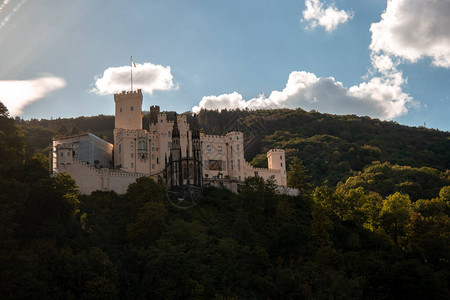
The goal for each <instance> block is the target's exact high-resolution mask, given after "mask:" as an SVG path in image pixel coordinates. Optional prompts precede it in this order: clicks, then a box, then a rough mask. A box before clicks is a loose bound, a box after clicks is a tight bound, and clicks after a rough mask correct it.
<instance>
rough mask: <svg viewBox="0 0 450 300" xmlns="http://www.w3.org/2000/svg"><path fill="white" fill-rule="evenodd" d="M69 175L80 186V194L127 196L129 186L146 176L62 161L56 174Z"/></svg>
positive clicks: (68, 160) (69, 160) (75, 160)
mask: <svg viewBox="0 0 450 300" xmlns="http://www.w3.org/2000/svg"><path fill="white" fill-rule="evenodd" d="M63 172H66V173H69V174H70V176H71V177H72V178H73V179H75V181H76V183H77V185H78V186H79V189H80V193H81V194H86V195H89V194H91V193H92V192H94V191H115V192H116V193H118V194H125V193H126V192H127V189H128V185H130V184H131V183H133V182H135V181H136V179H137V178H139V177H143V176H145V175H144V174H139V173H127V172H120V171H115V170H112V169H106V168H103V169H97V168H94V167H91V166H90V165H88V164H87V163H85V162H82V161H80V160H78V159H76V158H65V159H64V160H63V161H60V162H59V164H58V167H57V172H54V174H56V173H63Z"/></svg>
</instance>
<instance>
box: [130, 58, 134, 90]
mask: <svg viewBox="0 0 450 300" xmlns="http://www.w3.org/2000/svg"><path fill="white" fill-rule="evenodd" d="M130 70H131V92H133V56H130Z"/></svg>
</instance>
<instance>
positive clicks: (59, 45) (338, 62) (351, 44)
mask: <svg viewBox="0 0 450 300" xmlns="http://www.w3.org/2000/svg"><path fill="white" fill-rule="evenodd" d="M449 15H450V0H427V1H425V0H389V1H385V0H384V1H383V0H364V1H361V0H335V1H328V0H297V1H290V0H239V1H234V0H228V1H214V0H146V1H118V0H108V1H106V0H77V1H73V0H71V1H66V0H0V101H2V102H3V103H4V104H5V105H6V106H7V107H8V109H9V111H10V114H11V115H12V116H20V117H22V118H24V119H30V118H36V119H41V118H45V119H50V118H59V117H61V118H68V117H78V116H93V115H99V114H103V115H113V114H114V101H113V94H114V93H118V92H121V91H122V90H128V91H129V90H130V89H131V80H130V77H131V76H130V75H131V72H130V71H131V70H132V72H133V88H134V89H138V88H140V89H142V91H143V93H144V103H143V109H144V110H149V107H150V106H151V105H159V106H160V107H161V110H175V111H177V112H179V113H182V112H186V111H193V112H197V111H199V110H200V109H201V108H209V109H224V108H226V109H232V108H242V109H245V108H248V109H260V108H284V107H287V108H297V107H300V108H302V109H304V110H306V111H310V110H316V111H319V112H323V113H332V114H356V115H359V116H370V117H373V118H379V119H382V120H392V121H395V122H398V123H400V124H404V125H409V126H426V127H429V128H436V129H439V130H444V131H449V130H450V117H449V115H450V98H449V96H450V29H449V28H450V18H449V17H448V16H449ZM131 56H132V57H133V62H134V64H132V63H131V59H130V57H131Z"/></svg>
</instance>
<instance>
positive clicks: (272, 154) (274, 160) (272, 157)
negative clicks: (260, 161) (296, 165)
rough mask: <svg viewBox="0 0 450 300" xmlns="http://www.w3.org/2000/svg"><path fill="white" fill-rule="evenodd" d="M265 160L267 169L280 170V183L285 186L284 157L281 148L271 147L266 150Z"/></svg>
mask: <svg viewBox="0 0 450 300" xmlns="http://www.w3.org/2000/svg"><path fill="white" fill-rule="evenodd" d="M267 161H268V163H269V169H271V170H280V172H281V174H280V175H281V185H282V186H287V181H286V158H285V153H284V150H283V149H271V150H269V151H268V152H267Z"/></svg>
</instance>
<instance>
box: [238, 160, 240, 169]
mask: <svg viewBox="0 0 450 300" xmlns="http://www.w3.org/2000/svg"><path fill="white" fill-rule="evenodd" d="M240 169H241V160H240V159H238V170H240Z"/></svg>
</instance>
